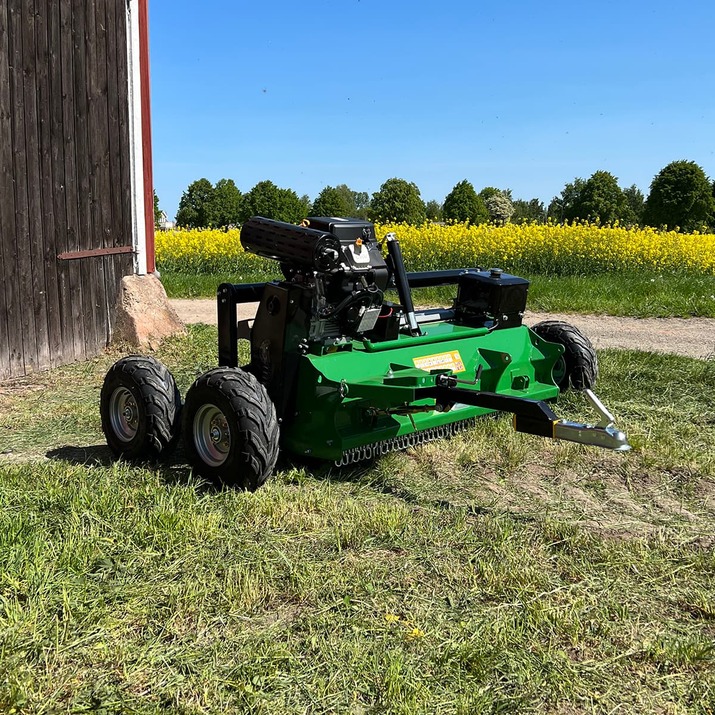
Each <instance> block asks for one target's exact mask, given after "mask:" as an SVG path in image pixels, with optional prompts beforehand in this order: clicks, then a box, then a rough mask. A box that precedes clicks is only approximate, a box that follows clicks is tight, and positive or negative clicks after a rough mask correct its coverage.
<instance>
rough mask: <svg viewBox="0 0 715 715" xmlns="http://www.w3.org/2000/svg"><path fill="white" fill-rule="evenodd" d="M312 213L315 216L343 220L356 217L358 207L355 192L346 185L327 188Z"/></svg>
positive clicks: (316, 201) (315, 203) (315, 202)
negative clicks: (334, 217) (333, 217)
mask: <svg viewBox="0 0 715 715" xmlns="http://www.w3.org/2000/svg"><path fill="white" fill-rule="evenodd" d="M312 213H313V215H314V216H336V217H342V218H348V217H352V216H355V214H356V213H357V207H356V206H355V199H354V197H353V192H352V191H350V189H349V188H348V187H347V186H345V184H341V185H340V186H326V187H325V188H324V189H323V190H322V191H321V192H320V193H319V194H318V198H317V199H315V201H314V202H313V210H312Z"/></svg>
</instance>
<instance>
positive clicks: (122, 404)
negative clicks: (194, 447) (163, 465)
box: [99, 355, 181, 460]
mask: <svg viewBox="0 0 715 715" xmlns="http://www.w3.org/2000/svg"><path fill="white" fill-rule="evenodd" d="M99 412H100V415H101V417H102V431H103V432H104V436H105V437H106V439H107V444H108V445H109V448H110V449H111V450H112V452H114V454H115V455H116V456H118V457H124V458H126V459H131V460H143V459H155V458H157V457H159V456H166V455H167V454H169V453H170V452H171V450H172V449H173V448H174V447H175V446H176V442H177V441H178V439H179V436H180V434H181V393H180V392H179V388H178V387H177V386H176V381H175V380H174V376H173V375H172V374H171V373H170V372H169V370H168V369H167V368H166V367H165V366H164V365H162V363H160V362H159V361H158V360H155V359H154V358H152V357H145V356H142V355H130V356H128V357H125V358H122V359H121V360H118V361H117V362H115V363H114V365H112V367H111V368H110V369H109V372H107V374H106V376H105V378H104V384H103V385H102V391H101V393H100V398H99Z"/></svg>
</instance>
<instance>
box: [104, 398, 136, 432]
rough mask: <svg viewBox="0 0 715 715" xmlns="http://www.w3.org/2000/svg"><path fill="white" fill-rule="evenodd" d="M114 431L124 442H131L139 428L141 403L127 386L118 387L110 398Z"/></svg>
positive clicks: (110, 417) (111, 420)
mask: <svg viewBox="0 0 715 715" xmlns="http://www.w3.org/2000/svg"><path fill="white" fill-rule="evenodd" d="M109 421H110V423H111V425H112V431H113V432H114V434H115V435H116V436H117V439H119V440H121V441H122V442H131V441H132V440H133V439H134V438H135V437H136V436H137V431H138V429H139V405H138V404H137V401H136V400H135V399H134V395H132V393H131V392H129V390H127V388H126V387H118V388H117V389H116V390H115V391H114V392H113V393H112V396H111V398H110V400H109Z"/></svg>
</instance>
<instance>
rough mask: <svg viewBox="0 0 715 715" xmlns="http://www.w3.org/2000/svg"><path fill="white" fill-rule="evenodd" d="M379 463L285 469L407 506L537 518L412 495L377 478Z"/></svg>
mask: <svg viewBox="0 0 715 715" xmlns="http://www.w3.org/2000/svg"><path fill="white" fill-rule="evenodd" d="M378 461H379V457H378V458H376V459H374V460H370V461H365V462H360V463H359V464H355V465H350V466H345V467H335V466H334V465H325V464H323V463H320V462H313V463H312V464H311V468H310V469H308V468H307V467H308V465H307V463H306V462H305V461H303V460H301V462H297V461H295V460H291V461H290V463H288V464H286V465H285V466H286V468H290V466H293V467H297V466H304V467H306V471H308V472H309V474H310V476H311V477H312V478H314V479H317V480H326V481H333V482H340V483H343V484H353V485H356V486H357V485H359V486H363V487H365V488H366V489H369V490H372V491H374V492H376V493H379V494H384V495H386V496H390V497H393V498H395V499H400V500H402V501H404V502H405V503H406V504H410V505H414V504H420V505H422V506H425V507H429V508H434V509H439V510H441V511H466V513H467V515H468V516H470V517H474V518H478V517H483V516H500V515H504V514H508V515H509V516H510V517H511V518H512V519H514V520H515V521H518V522H523V523H532V522H535V521H536V518H535V517H533V516H531V515H529V514H520V513H517V512H514V511H510V510H507V511H505V510H503V509H499V508H493V507H491V506H487V505H484V504H478V503H466V504H459V503H453V502H451V501H449V500H448V499H439V498H436V499H430V498H425V497H424V496H422V495H420V494H419V493H416V492H412V491H410V490H409V489H405V488H404V487H402V486H399V485H397V484H394V483H392V482H391V481H390V480H389V478H388V477H385V476H383V475H381V474H379V473H378V472H377V471H376V470H375V465H376V464H377V462H378Z"/></svg>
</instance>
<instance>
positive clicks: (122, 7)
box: [114, 2, 133, 276]
mask: <svg viewBox="0 0 715 715" xmlns="http://www.w3.org/2000/svg"><path fill="white" fill-rule="evenodd" d="M114 8H115V13H116V14H115V18H116V37H117V64H116V67H117V94H118V97H117V100H118V107H119V112H118V121H119V146H120V147H121V151H120V152H119V156H118V158H119V184H120V186H121V187H122V192H121V194H120V199H121V214H122V235H121V243H122V244H123V245H127V246H131V245H132V241H133V233H132V232H133V226H132V205H131V200H132V199H131V195H132V193H131V160H130V152H131V146H130V142H129V63H128V59H127V43H128V38H127V8H126V4H125V3H124V2H117V3H114ZM117 260H119V263H118V265H119V266H121V267H122V270H120V274H121V275H122V276H124V275H129V274H130V273H131V272H132V268H133V262H131V261H130V260H129V259H127V258H122V259H117Z"/></svg>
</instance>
